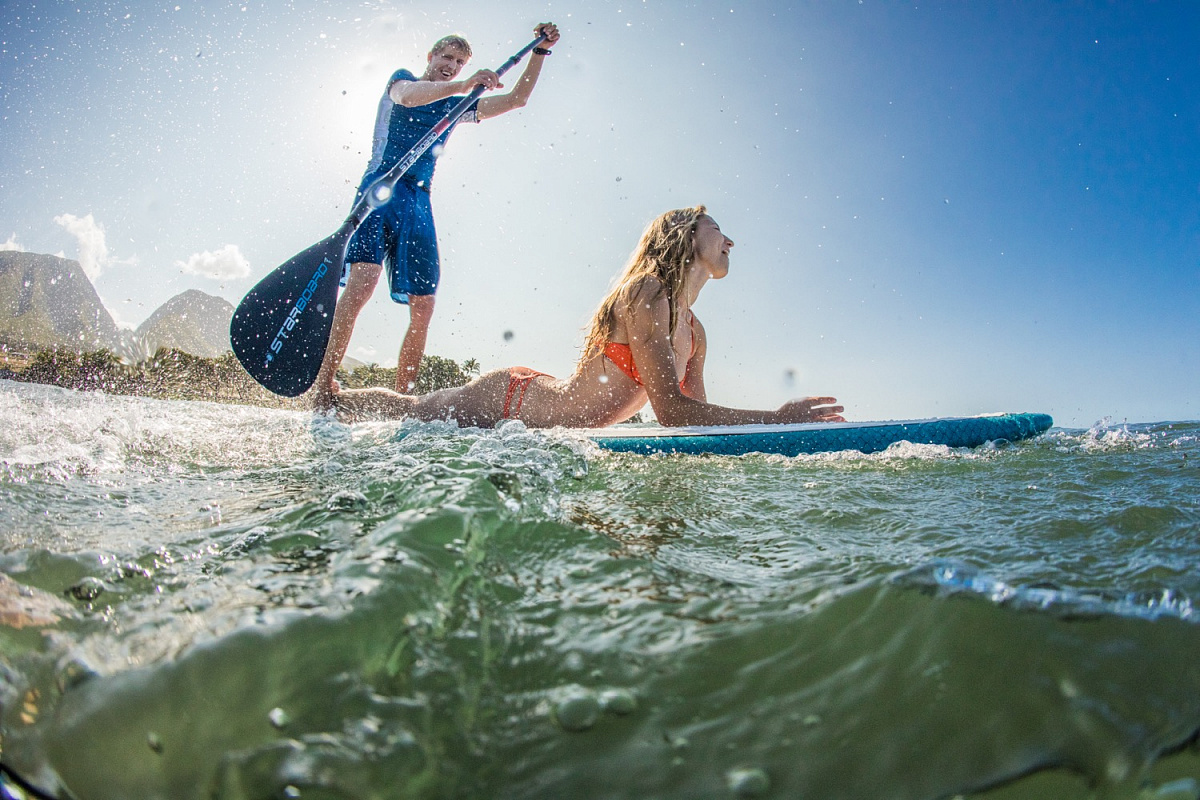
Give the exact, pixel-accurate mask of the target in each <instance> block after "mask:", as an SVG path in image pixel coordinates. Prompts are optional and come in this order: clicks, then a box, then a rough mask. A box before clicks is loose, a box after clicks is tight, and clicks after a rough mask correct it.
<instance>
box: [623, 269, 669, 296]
mask: <svg viewBox="0 0 1200 800" xmlns="http://www.w3.org/2000/svg"><path fill="white" fill-rule="evenodd" d="M625 296H626V297H628V298H629V300H630V301H631V302H639V303H649V302H651V301H652V300H656V299H658V298H660V297H661V298H663V299H664V300H665V299H666V297H667V287H666V284H664V283H663V282H662V280H661V279H660V278H658V277H657V276H655V275H642V276H640V277H638V278H634V279H633V280H632V281H630V282H629V286H628V287H627V288H626V290H625Z"/></svg>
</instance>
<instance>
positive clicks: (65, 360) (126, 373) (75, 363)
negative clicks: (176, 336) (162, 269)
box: [0, 348, 479, 408]
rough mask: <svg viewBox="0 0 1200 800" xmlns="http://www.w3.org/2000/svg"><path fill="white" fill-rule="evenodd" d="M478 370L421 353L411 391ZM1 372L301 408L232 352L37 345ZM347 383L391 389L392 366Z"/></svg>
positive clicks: (365, 371)
mask: <svg viewBox="0 0 1200 800" xmlns="http://www.w3.org/2000/svg"><path fill="white" fill-rule="evenodd" d="M478 374H479V363H478V362H477V361H476V360H475V359H473V358H472V359H468V360H466V361H464V362H462V363H461V364H459V363H456V362H454V361H452V360H450V359H448V358H442V357H441V356H425V357H423V358H422V359H421V370H420V373H419V375H418V377H417V385H416V389H415V392H414V393H415V394H425V393H426V392H432V391H434V390H436V389H442V388H446V387H450V386H462V385H463V384H465V383H467V382H468V381H470V380H471V379H472V378H474V377H475V376H476V375H478ZM0 377H3V378H8V379H9V380H15V381H25V382H28V383H46V384H50V385H53V386H62V387H64V388H67V389H81V390H84V391H101V392H108V393H110V394H125V395H135V396H139V397H155V398H161V399H167V400H211V401H215V402H219V403H240V404H246V405H259V406H269V407H273V408H304V407H305V406H306V405H307V403H306V401H305V399H304V398H303V397H298V398H295V399H289V398H286V397H279V396H278V395H275V394H272V393H271V392H269V391H267V390H266V389H264V388H263V387H261V386H259V385H258V383H257V382H255V380H254V379H253V378H251V377H250V375H249V374H248V373H247V372H246V371H245V370H244V369H243V368H242V365H241V364H240V363H239V362H238V360H237V358H235V357H234V355H233V353H226V354H225V355H223V356H221V357H220V358H201V357H199V356H193V355H191V354H189V353H184V352H182V351H180V350H172V349H165V348H164V349H162V350H159V351H158V352H157V353H155V354H154V355H153V356H152V357H151V358H148V359H146V360H143V361H138V362H136V363H128V362H126V361H122V360H121V358H119V357H118V356H117V355H116V354H114V353H112V352H111V351H109V350H97V351H94V352H90V353H77V352H74V351H71V350H59V349H50V350H42V351H40V352H37V353H35V354H33V355H30V356H22V355H17V354H9V353H3V354H0ZM338 380H339V381H340V382H341V384H342V386H344V387H346V388H362V387H367V386H386V387H388V388H394V387H395V382H396V370H395V368H394V367H393V368H391V369H388V368H385V367H380V366H378V365H376V364H368V365H366V366H362V367H359V368H358V369H356V370H354V371H353V372H347V371H345V370H339V371H338Z"/></svg>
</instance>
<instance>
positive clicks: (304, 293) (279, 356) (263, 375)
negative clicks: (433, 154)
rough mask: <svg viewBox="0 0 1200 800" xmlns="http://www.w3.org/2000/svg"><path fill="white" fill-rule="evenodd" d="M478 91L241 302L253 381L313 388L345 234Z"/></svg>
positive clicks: (242, 352)
mask: <svg viewBox="0 0 1200 800" xmlns="http://www.w3.org/2000/svg"><path fill="white" fill-rule="evenodd" d="M544 41H546V37H545V36H539V37H538V38H536V39H534V40H533V41H532V42H530V43H529V44H527V45H526V46H525V47H523V48H521V50H520V51H519V52H518V53H517V54H516V55H514V56H512V57H511V58H510V59H508V61H505V62H504V64H503V65H501V66H500V68H499V69H497V70H496V74H497V75H503V74H504V73H505V72H507V71H508V70H509V69H511V68H512V67H514V66H516V64H517V63H518V62H520V60H521V59H522V58H524V57H525V56H526V54H528V53H529V51H530V50H532V49H533V48H535V47H537V46H538V45H540V44H541V43H542V42H544ZM483 92H484V89H483V87H482V86H476V87H475V88H474V89H472V90H471V93H470V94H468V95H467V96H466V97H464V98H463V99H462V101H461V102H459V103H458V104H457V105H456V106H454V108H453V109H451V110H450V113H448V114H447V115H446V116H445V117H444V118H443V119H442V121H441V122H439V123H438V124H436V125H434V126H433V127H432V128H430V129H429V132H428V133H426V134H425V135H424V136H423V137H421V140H420V141H418V142H417V143H416V144H415V145H413V147H412V149H411V150H409V151H408V152H407V153H406V154H405V155H404V158H402V159H400V161H398V162H397V163H396V165H395V166H394V167H392V168H391V169H390V170H388V172H387V173H386V174H385V175H383V176H382V177H380V178H379V179H378V180H377V181H375V183H373V184H371V186H370V187H368V189H367V191H365V192H363V194H362V197H360V198H359V199H358V201H357V202H356V203H355V204H354V208H352V209H351V210H350V215H349V216H347V217H346V221H345V222H343V223H342V225H341V227H340V228H338V229H337V231H336V232H335V233H334V234H333V235H332V236H329V237H328V238H326V239H324V240H322V241H320V242H318V243H317V244H314V245H313V246H312V247H310V248H308V249H307V250H303V251H301V252H300V253H297V254H296V255H294V256H292V257H291V258H290V259H288V260H287V261H286V262H285V263H283V264H282V265H280V266H278V267H276V268H275V270H274V271H273V272H271V273H270V274H269V275H267V276H266V277H265V278H263V279H262V280H261V281H259V282H258V283H257V284H256V285H255V286H254V288H253V289H251V290H250V291H249V292H247V293H246V296H245V297H244V298H242V302H241V303H239V304H238V307H237V309H236V310H235V311H234V312H233V319H232V320H230V323H229V341H230V343H231V344H232V345H233V352H234V354H235V355H236V356H237V358H238V361H241V362H242V366H243V367H245V368H246V372H248V373H250V375H251V377H253V378H254V380H256V381H258V382H259V383H261V384H262V385H263V386H265V387H266V388H268V389H270V390H271V391H272V392H274V393H275V394H279V395H283V396H284V397H296V396H297V395H301V394H304V392H306V391H308V389H309V387H311V386H312V385H313V381H315V380H316V379H317V373H318V372H319V371H320V369H321V361H322V359H324V358H325V348H326V347H327V346H328V345H329V331H330V330H331V329H332V327H333V309H334V306H335V305H336V304H337V295H338V284H339V283H340V282H341V277H342V266H343V263H344V262H345V260H346V246H347V245H348V244H349V243H350V237H351V236H353V235H354V231H355V230H357V229H358V226H359V225H361V224H362V221H363V220H365V219H366V218H367V215H368V214H370V213H371V212H372V211H373V210H375V209H376V208H378V207H379V206H381V205H383V204H384V203H386V202H387V201H388V200H389V199H390V198H391V195H392V190H393V188H394V187H395V186H396V182H397V181H398V180H400V178H401V177H403V175H404V173H406V172H408V170H409V168H411V167H412V165H413V164H415V163H416V162H417V159H418V158H420V157H421V155H422V154H423V153H424V152H425V151H426V150H428V149H429V146H430V145H432V144H433V143H434V142H435V141H436V140H437V138H438V137H439V136H441V135H442V134H443V133H445V132H446V130H447V129H449V128H450V126H451V125H453V124H454V123H455V122H457V121H458V118H459V117H461V116H462V115H463V114H464V113H466V110H467V109H468V108H469V107H470V106H471V104H472V103H474V102H475V101H476V100H478V99H479V96H480V95H482V94H483Z"/></svg>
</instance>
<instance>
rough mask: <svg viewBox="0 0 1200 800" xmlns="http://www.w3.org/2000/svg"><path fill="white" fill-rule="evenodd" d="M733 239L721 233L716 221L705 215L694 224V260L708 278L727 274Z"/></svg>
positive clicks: (722, 276) (721, 276)
mask: <svg viewBox="0 0 1200 800" xmlns="http://www.w3.org/2000/svg"><path fill="white" fill-rule="evenodd" d="M731 249H733V239H730V238H729V237H728V236H726V235H725V234H723V233H721V226H719V225H717V222H716V220H714V219H713V218H712V217H710V216H708V215H707V214H705V215H704V216H702V217H700V219H699V220H697V222H696V260H697V261H698V262H699V263H700V264H702V265H704V267H705V268H706V269H707V270H708V274H709V277H712V278H724V277H725V276H726V275H728V274H729V251H730V250H731Z"/></svg>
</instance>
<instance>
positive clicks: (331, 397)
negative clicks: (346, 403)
mask: <svg viewBox="0 0 1200 800" xmlns="http://www.w3.org/2000/svg"><path fill="white" fill-rule="evenodd" d="M341 390H342V386H341V384H339V383H338V382H337V381H332V382H331V383H330V385H328V386H321V385H320V384H319V383H318V384H317V385H316V386H314V387H313V389H312V394H311V395H310V396H309V400H310V402H311V404H312V410H313V411H317V412H320V413H322V414H324V413H325V412H327V411H332V410H333V408H334V407H335V406H336V405H337V399H336V398H337V395H338V393H339V392H340V391H341Z"/></svg>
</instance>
